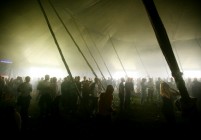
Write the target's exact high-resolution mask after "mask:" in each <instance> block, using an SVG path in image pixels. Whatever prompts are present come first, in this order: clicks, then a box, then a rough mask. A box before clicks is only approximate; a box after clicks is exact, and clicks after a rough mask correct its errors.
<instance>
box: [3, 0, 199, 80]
mask: <svg viewBox="0 0 201 140" xmlns="http://www.w3.org/2000/svg"><path fill="white" fill-rule="evenodd" d="M50 2H51V3H52V5H53V6H54V8H55V9H56V11H57V12H58V14H59V16H60V17H61V19H62V21H63V22H64V23H65V26H66V27H67V28H68V30H69V32H70V33H71V35H72V36H73V38H74V40H75V41H76V43H77V45H78V46H79V47H80V49H81V50H82V52H83V54H84V55H85V56H86V58H87V60H88V62H89V63H90V64H91V66H92V67H93V69H94V71H95V72H96V73H97V75H98V76H99V77H101V74H100V71H99V69H98V68H97V65H96V64H95V62H94V60H93V57H94V59H95V60H96V61H97V63H98V65H99V67H100V68H101V71H102V72H103V74H104V75H105V77H109V73H108V71H107V67H108V69H109V71H110V72H111V73H112V76H114V77H118V76H123V75H125V73H124V71H123V68H122V65H121V63H120V61H119V59H118V56H119V58H120V60H121V62H122V64H123V67H124V68H125V70H126V72H127V73H128V76H134V77H141V76H148V75H149V76H151V77H157V76H162V77H163V76H170V75H171V74H170V70H169V67H168V65H167V63H166V61H165V58H164V56H163V54H162V52H161V49H160V47H159V45H158V42H157V39H156V37H155V34H154V31H153V28H152V26H151V23H150V21H149V19H148V15H147V13H146V10H145V7H144V5H143V3H142V1H141V0H49V1H47V0H41V3H42V5H43V8H44V10H45V12H46V15H47V17H48V19H49V21H50V24H51V26H52V29H53V31H54V34H55V36H56V39H57V41H58V43H59V46H60V48H61V50H62V52H63V54H64V57H65V60H66V62H67V64H68V66H69V68H70V70H71V72H72V74H73V76H75V75H80V76H84V75H87V76H90V77H91V76H93V73H92V72H91V70H90V68H89V67H88V65H87V63H86V61H85V60H84V59H83V56H82V55H81V54H80V52H79V51H78V49H77V48H76V45H75V43H74V42H73V41H72V38H70V36H69V34H68V33H67V32H66V30H65V28H64V26H63V25H62V24H61V21H60V20H59V18H58V17H57V15H56V14H55V12H54V10H53V8H52V7H51V3H50ZM154 3H155V5H156V8H157V10H158V13H159V15H160V17H161V20H162V22H163V24H164V26H165V28H166V31H167V34H168V37H169V39H170V42H171V45H172V49H173V51H174V54H175V57H176V59H177V62H178V64H179V66H180V68H181V71H182V72H184V76H185V74H186V75H188V74H190V73H189V72H194V74H197V76H201V71H200V70H201V61H200V54H201V26H200V25H201V16H200V0H154ZM0 18H1V21H0V31H1V34H0V59H1V60H5V59H9V60H11V61H13V64H12V65H14V68H15V69H18V72H17V73H16V71H15V74H21V75H27V74H29V75H33V74H35V76H36V75H38V76H42V75H44V74H45V73H47V74H48V73H49V74H52V75H54V74H56V75H60V76H65V75H68V73H67V71H66V69H65V67H64V64H63V62H62V59H61V57H60V54H59V51H58V49H57V47H56V45H55V42H54V40H53V37H52V35H51V33H50V31H49V29H48V26H47V23H46V21H45V18H44V16H43V14H42V11H41V9H40V6H39V4H38V2H37V0H29V1H27V0H18V1H16V0H3V1H2V2H1V5H0ZM114 48H115V49H116V52H117V53H115V50H114ZM89 50H90V51H91V52H92V53H93V57H92V56H91V55H90V52H89ZM102 58H103V59H102ZM106 66H107V67H106ZM188 76H189V75H188Z"/></svg>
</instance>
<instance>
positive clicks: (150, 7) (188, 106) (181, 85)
mask: <svg viewBox="0 0 201 140" xmlns="http://www.w3.org/2000/svg"><path fill="white" fill-rule="evenodd" d="M142 1H143V4H144V6H145V9H146V11H147V14H148V16H149V20H150V22H151V24H152V27H153V29H154V32H155V35H156V38H157V40H158V43H159V46H160V48H161V50H162V52H163V55H164V56H165V59H166V61H167V63H168V65H169V67H170V70H171V72H172V76H173V77H174V79H175V82H176V85H177V88H178V90H179V91H180V94H181V107H182V113H183V115H190V113H192V110H194V109H196V105H195V102H193V101H194V100H192V99H191V98H190V97H189V94H188V91H187V88H186V86H185V82H184V80H183V77H182V72H180V69H179V66H178V64H177V61H176V58H175V55H174V53H173V50H172V47H171V44H170V41H169V38H168V36H167V33H166V30H165V27H164V25H163V23H162V21H161V19H160V16H159V14H158V12H157V9H156V7H155V4H154V2H153V0H142Z"/></svg>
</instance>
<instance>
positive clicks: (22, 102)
mask: <svg viewBox="0 0 201 140" xmlns="http://www.w3.org/2000/svg"><path fill="white" fill-rule="evenodd" d="M30 80H31V78H30V77H29V76H26V77H25V82H23V83H22V84H20V85H19V87H18V92H19V97H18V100H17V105H18V107H19V109H20V110H19V111H20V115H21V117H22V121H23V122H24V123H26V122H27V119H28V118H29V106H30V101H31V98H32V97H31V92H32V85H31V84H30Z"/></svg>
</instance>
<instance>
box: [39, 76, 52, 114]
mask: <svg viewBox="0 0 201 140" xmlns="http://www.w3.org/2000/svg"><path fill="white" fill-rule="evenodd" d="M49 80H50V76H49V75H45V79H44V80H42V81H40V82H39V84H38V86H37V89H38V90H39V107H40V115H41V116H42V117H47V116H48V115H51V105H52V96H51V86H50V81H49Z"/></svg>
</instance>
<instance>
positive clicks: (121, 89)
mask: <svg viewBox="0 0 201 140" xmlns="http://www.w3.org/2000/svg"><path fill="white" fill-rule="evenodd" d="M124 82H125V79H124V78H121V82H120V84H119V109H120V111H123V110H124V97H125V85H124Z"/></svg>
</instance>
